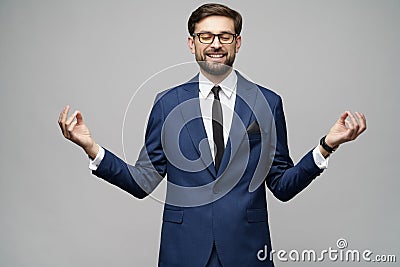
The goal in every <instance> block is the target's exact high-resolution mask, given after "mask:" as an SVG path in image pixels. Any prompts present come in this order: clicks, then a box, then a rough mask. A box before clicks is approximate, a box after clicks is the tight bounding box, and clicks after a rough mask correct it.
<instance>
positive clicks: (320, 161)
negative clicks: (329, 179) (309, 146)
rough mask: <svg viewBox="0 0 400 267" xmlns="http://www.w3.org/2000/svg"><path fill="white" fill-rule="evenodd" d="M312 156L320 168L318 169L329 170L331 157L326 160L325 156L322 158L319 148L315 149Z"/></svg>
mask: <svg viewBox="0 0 400 267" xmlns="http://www.w3.org/2000/svg"><path fill="white" fill-rule="evenodd" d="M312 154H313V158H314V162H315V164H316V165H317V166H318V168H320V169H326V168H328V162H329V157H327V158H324V156H322V154H321V151H320V150H319V147H318V146H317V147H316V148H314V150H313V153H312Z"/></svg>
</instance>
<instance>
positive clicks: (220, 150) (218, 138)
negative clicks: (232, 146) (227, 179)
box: [211, 86, 225, 172]
mask: <svg viewBox="0 0 400 267" xmlns="http://www.w3.org/2000/svg"><path fill="white" fill-rule="evenodd" d="M220 90H221V87H219V86H214V88H213V89H212V90H211V91H212V92H213V94H214V102H213V105H212V128H213V138H214V148H215V149H214V155H215V159H214V163H215V169H216V170H217V172H218V169H219V166H220V164H221V160H222V155H223V154H224V148H225V145H224V132H223V126H222V125H223V123H222V107H221V102H220V101H219V94H218V93H219V91H220Z"/></svg>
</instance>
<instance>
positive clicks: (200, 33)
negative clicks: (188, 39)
mask: <svg viewBox="0 0 400 267" xmlns="http://www.w3.org/2000/svg"><path fill="white" fill-rule="evenodd" d="M202 34H212V35H213V38H212V40H211V42H210V43H203V42H202V41H201V38H200V35H202ZM224 34H229V35H231V36H232V37H233V38H232V42H230V43H225V42H221V39H220V36H221V35H224ZM195 36H197V38H198V39H199V42H200V43H202V44H212V43H213V42H214V41H215V37H216V36H217V37H218V41H219V42H220V43H221V44H232V43H233V41H235V40H236V37H238V36H239V34H237V33H230V32H223V33H218V34H215V33H211V32H198V33H193V34H192V37H195Z"/></svg>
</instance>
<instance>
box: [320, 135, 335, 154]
mask: <svg viewBox="0 0 400 267" xmlns="http://www.w3.org/2000/svg"><path fill="white" fill-rule="evenodd" d="M327 139H328V138H327V136H326V135H325V136H324V137H322V138H321V140H320V141H319V145H320V150H322V151H325V152H327V153H328V155H329V154H332V153H333V152H334V151H335V150H336V149H337V148H338V147H339V145H334V144H332V143H331V142H330V141H329V140H328V141H327ZM321 148H322V149H321ZM321 153H322V152H321Z"/></svg>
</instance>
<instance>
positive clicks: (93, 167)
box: [89, 146, 106, 171]
mask: <svg viewBox="0 0 400 267" xmlns="http://www.w3.org/2000/svg"><path fill="white" fill-rule="evenodd" d="M105 153H106V152H105V150H104V148H102V147H101V146H99V152H97V155H96V157H95V158H94V160H90V162H89V169H91V170H92V171H95V170H97V167H99V165H100V163H101V161H102V160H103V158H104V155H105Z"/></svg>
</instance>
